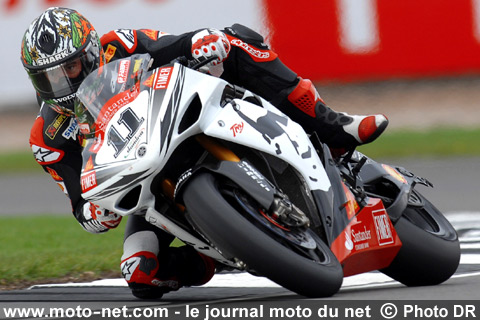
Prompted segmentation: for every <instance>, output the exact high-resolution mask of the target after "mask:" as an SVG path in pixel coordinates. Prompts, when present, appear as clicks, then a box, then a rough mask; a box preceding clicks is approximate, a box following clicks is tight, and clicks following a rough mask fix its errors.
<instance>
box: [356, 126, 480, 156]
mask: <svg viewBox="0 0 480 320" xmlns="http://www.w3.org/2000/svg"><path fill="white" fill-rule="evenodd" d="M479 140H480V129H478V128H466V129H461V128H438V129H435V130H429V131H405V130H401V131H395V130H392V131H387V132H385V133H384V134H383V135H382V136H380V137H379V138H378V139H377V140H376V141H375V142H373V143H371V144H367V145H364V146H361V147H359V148H358V150H359V151H361V152H363V153H365V154H367V155H369V156H370V157H372V158H393V157H423V158H425V157H454V156H462V157H463V156H480V143H479Z"/></svg>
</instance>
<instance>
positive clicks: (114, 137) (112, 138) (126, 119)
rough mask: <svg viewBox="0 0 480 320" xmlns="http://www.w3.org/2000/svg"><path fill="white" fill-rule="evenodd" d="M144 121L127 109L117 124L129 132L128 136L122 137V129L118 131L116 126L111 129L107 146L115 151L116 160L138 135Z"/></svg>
mask: <svg viewBox="0 0 480 320" xmlns="http://www.w3.org/2000/svg"><path fill="white" fill-rule="evenodd" d="M143 121H144V118H143V117H142V118H139V117H138V116H137V115H136V114H135V112H133V110H132V109H131V108H127V109H125V110H124V111H123V112H122V113H121V114H120V118H119V119H118V121H117V123H118V125H119V126H122V127H123V128H126V129H127V130H128V134H127V135H126V136H122V134H121V133H120V132H119V131H120V128H118V129H117V128H116V127H115V126H111V127H110V129H109V130H108V133H107V144H108V145H109V146H112V147H113V148H114V149H115V154H114V157H115V158H117V157H118V155H119V154H120V153H121V152H122V151H123V149H125V146H126V145H127V144H128V142H129V141H130V140H131V139H132V138H133V136H134V135H135V134H136V133H137V131H138V129H139V128H140V125H141V124H142V123H143Z"/></svg>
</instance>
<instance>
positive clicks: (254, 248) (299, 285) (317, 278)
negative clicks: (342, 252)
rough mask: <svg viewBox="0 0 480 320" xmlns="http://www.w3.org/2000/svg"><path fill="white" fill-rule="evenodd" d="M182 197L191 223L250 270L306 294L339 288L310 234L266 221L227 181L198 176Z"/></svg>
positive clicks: (334, 265) (337, 271) (329, 257)
mask: <svg viewBox="0 0 480 320" xmlns="http://www.w3.org/2000/svg"><path fill="white" fill-rule="evenodd" d="M183 199H184V202H185V205H186V208H187V212H188V215H189V218H190V220H191V221H192V223H193V224H194V225H195V226H196V227H197V228H198V229H199V230H200V231H201V232H202V233H203V234H205V235H206V236H207V237H208V238H209V240H210V241H211V242H212V243H213V244H214V245H215V246H216V247H217V248H218V249H220V250H221V251H222V252H223V254H225V255H226V256H228V257H235V258H237V259H239V260H241V261H242V262H243V263H245V264H246V265H247V267H248V269H249V270H251V271H253V272H254V273H255V274H259V275H261V276H265V277H267V278H269V279H270V280H272V281H274V282H276V283H277V284H279V285H281V286H283V287H285V288H287V289H289V290H291V291H294V292H296V293H298V294H300V295H303V296H307V297H326V296H331V295H333V294H335V293H336V292H337V291H338V290H339V289H340V286H341V284H342V281H343V272H342V268H341V266H340V264H339V262H338V260H337V259H336V257H335V256H334V254H333V253H332V252H331V250H330V249H329V248H328V246H327V245H326V244H325V243H324V242H323V241H322V240H321V239H320V238H319V237H318V236H317V235H316V234H315V233H313V232H312V231H311V230H309V229H307V228H303V229H302V228H296V229H294V228H285V227H283V226H281V225H280V224H279V223H276V222H275V221H272V220H271V219H270V218H269V217H268V216H266V215H265V214H264V213H262V208H259V206H258V205H257V204H256V203H255V202H254V201H253V200H252V199H251V198H250V197H249V196H248V195H246V194H245V193H244V192H243V191H242V190H240V189H239V188H237V187H236V186H234V185H232V184H231V182H222V181H221V180H217V178H216V177H215V176H213V175H212V174H209V173H202V174H199V175H198V176H197V177H194V178H192V179H191V182H189V184H188V186H186V188H185V192H184V195H183ZM285 229H287V230H285Z"/></svg>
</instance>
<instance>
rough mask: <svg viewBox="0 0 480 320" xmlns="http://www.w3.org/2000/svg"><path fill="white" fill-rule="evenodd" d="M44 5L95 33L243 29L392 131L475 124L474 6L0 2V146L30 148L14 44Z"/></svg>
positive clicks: (478, 18)
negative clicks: (78, 17) (64, 11)
mask: <svg viewBox="0 0 480 320" xmlns="http://www.w3.org/2000/svg"><path fill="white" fill-rule="evenodd" d="M50 6H65V7H71V8H74V9H77V10H78V11H79V12H80V13H82V14H83V15H85V16H86V17H87V18H88V19H89V20H90V22H92V24H93V25H94V26H95V28H96V29H97V31H98V32H99V33H100V34H103V33H106V32H108V31H110V30H112V29H118V28H153V29H157V30H161V31H165V32H169V33H173V34H178V33H182V32H185V31H190V30H193V29H197V28H202V27H207V26H209V27H216V28H223V27H225V26H229V25H231V24H233V23H237V22H238V23H242V24H245V25H247V26H250V27H251V28H252V29H254V30H256V31H258V32H260V33H262V34H263V35H264V36H265V38H266V42H267V43H269V44H270V45H271V46H272V48H273V49H274V50H275V51H276V52H277V53H278V54H279V56H280V58H281V59H282V60H283V61H284V62H285V63H286V64H287V65H288V66H289V67H290V68H291V69H293V70H294V71H295V72H297V73H298V74H299V75H301V76H302V77H304V78H310V79H311V80H313V81H314V82H315V84H316V85H317V87H319V91H320V94H321V95H322V97H323V98H324V100H325V101H326V102H327V104H329V105H330V106H332V107H333V108H335V109H337V110H343V111H347V112H349V113H363V114H366V113H373V112H381V113H385V114H386V115H387V116H388V117H389V118H390V120H391V125H390V128H391V129H395V128H400V127H402V128H403V127H410V128H414V129H418V130H422V129H425V128H430V127H432V126H439V125H444V126H478V125H479V124H480V108H479V101H480V77H479V75H480V0H422V1H417V0H402V1H391V0H315V1H314V0H297V1H291V0H242V1H232V0H204V1H191V0H189V1H187V0H84V1H73V0H1V4H0V27H1V30H2V31H3V32H1V34H0V38H1V43H2V47H1V50H0V61H1V67H2V68H1V70H2V73H1V74H2V76H1V77H0V114H1V115H2V116H1V117H0V130H1V131H0V135H1V136H3V137H5V136H8V137H9V139H1V141H0V150H5V149H12V150H15V149H25V148H27V149H28V132H29V129H30V125H31V122H32V121H33V119H34V117H35V114H36V111H37V110H38V109H37V107H36V102H35V97H34V91H33V88H32V87H31V85H30V83H29V80H28V78H27V76H26V73H25V72H24V70H23V68H22V65H21V62H20V44H21V39H22V36H23V33H24V32H25V30H26V28H27V27H28V25H29V24H30V22H31V21H32V20H33V19H34V18H36V17H37V16H38V15H39V14H40V13H41V12H42V11H43V10H44V9H46V8H48V7H50Z"/></svg>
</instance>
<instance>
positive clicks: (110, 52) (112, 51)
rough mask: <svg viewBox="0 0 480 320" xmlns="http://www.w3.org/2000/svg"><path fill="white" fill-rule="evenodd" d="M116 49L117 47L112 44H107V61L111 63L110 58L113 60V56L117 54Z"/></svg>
mask: <svg viewBox="0 0 480 320" xmlns="http://www.w3.org/2000/svg"><path fill="white" fill-rule="evenodd" d="M116 51H117V48H116V47H114V46H112V45H111V44H109V45H108V46H107V50H105V60H106V61H107V63H109V62H110V60H112V58H113V57H114V56H115V52H116Z"/></svg>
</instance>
